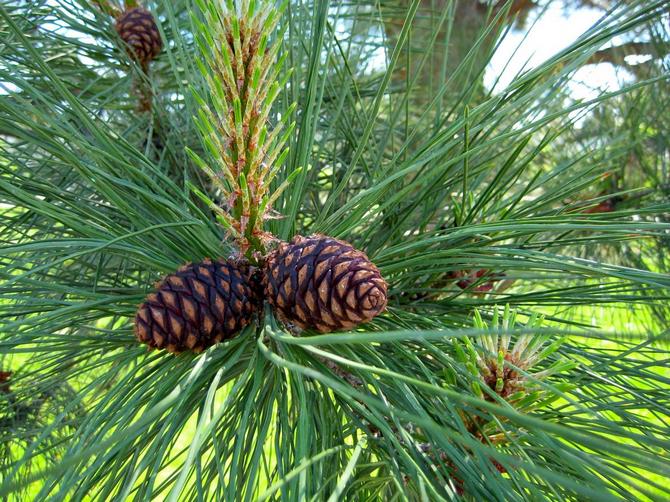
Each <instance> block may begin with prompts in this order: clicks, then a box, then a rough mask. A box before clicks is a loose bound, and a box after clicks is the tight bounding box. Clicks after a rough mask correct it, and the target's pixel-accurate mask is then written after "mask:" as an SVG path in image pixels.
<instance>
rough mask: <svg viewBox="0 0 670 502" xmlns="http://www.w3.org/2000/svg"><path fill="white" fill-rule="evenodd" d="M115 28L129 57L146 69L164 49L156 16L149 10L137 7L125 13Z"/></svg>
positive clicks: (117, 21)
mask: <svg viewBox="0 0 670 502" xmlns="http://www.w3.org/2000/svg"><path fill="white" fill-rule="evenodd" d="M115 27H116V31H117V33H118V34H119V36H120V37H121V39H122V40H123V41H124V42H125V43H126V45H127V49H126V50H127V52H128V55H129V56H130V57H131V58H132V59H134V60H135V61H137V62H138V63H140V64H141V65H142V67H143V68H145V69H146V68H147V67H148V66H149V63H150V62H151V60H152V59H154V58H155V57H156V56H158V53H159V52H160V51H161V48H162V47H163V41H162V40H161V35H160V33H159V32H158V26H156V22H155V21H154V16H153V15H152V14H151V12H149V11H148V10H146V9H143V8H141V7H136V8H134V9H129V10H126V11H125V12H123V13H122V14H121V15H120V16H119V18H118V19H117V20H116V26H115Z"/></svg>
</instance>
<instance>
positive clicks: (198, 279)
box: [135, 259, 256, 352]
mask: <svg viewBox="0 0 670 502" xmlns="http://www.w3.org/2000/svg"><path fill="white" fill-rule="evenodd" d="M255 308H256V294H255V289H254V287H253V285H252V280H251V276H250V272H249V270H248V268H247V267H246V266H240V265H238V264H236V263H234V262H232V261H222V260H219V261H211V260H209V259H207V260H204V261H203V262H201V263H196V264H188V265H185V266H183V267H182V268H180V269H179V270H178V271H177V272H176V273H174V274H170V275H169V276H167V277H166V278H165V279H163V280H162V281H161V282H160V283H159V284H157V286H156V291H155V292H153V293H151V294H150V295H149V296H147V298H146V300H145V301H144V303H143V304H142V305H140V307H139V309H138V310H137V314H136V316H135V334H136V336H137V338H138V340H140V341H141V342H143V343H146V344H147V345H149V346H150V347H154V348H159V349H163V348H165V349H167V350H168V351H170V352H183V351H185V350H192V351H194V352H201V351H202V350H204V349H206V348H207V347H210V346H211V345H214V344H215V343H218V342H220V341H222V340H227V339H229V338H232V337H233V336H234V335H235V334H236V333H238V332H239V331H240V330H241V329H242V328H243V327H244V326H246V325H247V324H249V322H250V321H251V318H252V315H253V313H254V310H255Z"/></svg>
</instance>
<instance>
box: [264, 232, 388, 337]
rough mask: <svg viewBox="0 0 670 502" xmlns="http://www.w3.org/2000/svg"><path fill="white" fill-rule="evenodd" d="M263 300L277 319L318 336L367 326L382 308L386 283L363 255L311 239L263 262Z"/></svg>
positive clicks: (300, 240) (338, 244) (319, 238)
mask: <svg viewBox="0 0 670 502" xmlns="http://www.w3.org/2000/svg"><path fill="white" fill-rule="evenodd" d="M263 281H264V287H265V295H266V297H267V299H268V302H270V305H272V307H273V309H274V311H275V314H276V315H277V317H278V318H279V319H280V320H282V321H284V322H286V323H290V324H293V325H295V326H297V327H298V328H302V329H308V328H311V329H315V330H317V331H320V332H321V333H328V332H331V331H338V330H346V329H351V328H354V327H356V326H358V325H359V324H361V323H364V322H367V321H369V320H371V319H372V318H373V317H375V316H376V315H377V314H379V313H380V312H382V311H383V310H384V309H385V308H386V281H384V279H382V276H381V275H380V273H379V270H378V269H377V267H376V266H375V265H374V264H373V263H372V262H371V261H370V260H369V259H368V257H367V256H366V255H365V253H363V252H362V251H358V250H356V249H354V248H353V247H352V246H351V245H350V244H347V243H346V242H343V241H340V240H337V239H333V238H332V237H325V236H322V235H313V236H310V237H301V236H299V235H298V236H296V237H294V238H293V240H292V241H291V242H290V243H286V242H284V243H282V244H280V245H279V247H278V248H277V249H276V250H275V251H273V252H272V253H271V254H270V255H269V256H268V257H267V260H266V263H265V269H264V278H263Z"/></svg>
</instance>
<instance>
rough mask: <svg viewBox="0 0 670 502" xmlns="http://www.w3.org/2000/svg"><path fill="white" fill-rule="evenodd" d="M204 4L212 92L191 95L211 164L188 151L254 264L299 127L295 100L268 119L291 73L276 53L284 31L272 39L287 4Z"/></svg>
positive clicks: (200, 24)
mask: <svg viewBox="0 0 670 502" xmlns="http://www.w3.org/2000/svg"><path fill="white" fill-rule="evenodd" d="M198 4H199V6H200V9H201V11H202V13H203V17H204V19H202V20H199V19H197V18H196V17H195V16H193V23H194V25H195V27H196V30H195V32H196V33H197V34H198V35H197V42H198V45H199V47H200V50H201V52H202V54H203V55H204V62H201V61H198V66H199V68H200V71H201V73H202V76H203V78H204V80H205V83H206V87H207V98H205V97H203V96H201V95H200V94H199V93H198V92H197V91H196V90H195V89H194V90H193V93H194V96H195V99H196V100H197V102H198V104H199V106H200V110H199V115H198V117H196V122H197V125H198V129H199V131H200V134H201V136H202V140H203V143H204V145H205V147H206V150H207V152H208V153H209V155H210V157H211V161H212V164H210V163H208V162H206V161H205V160H203V159H201V158H200V157H199V156H198V155H196V154H195V153H194V152H193V151H192V150H189V154H190V155H191V156H192V158H193V159H194V160H195V162H196V163H197V164H198V165H199V166H200V167H201V168H202V169H203V170H204V171H205V172H206V173H207V174H208V175H209V177H210V179H211V181H212V183H213V186H214V188H215V189H216V190H217V191H218V192H219V193H220V197H221V200H222V202H221V204H220V205H217V204H215V203H213V202H212V201H211V200H208V199H206V200H207V202H208V204H209V205H210V206H211V207H212V208H213V209H214V210H215V212H216V214H217V216H218V220H219V222H220V223H221V224H222V225H223V226H224V227H225V228H226V230H227V231H228V232H229V233H230V234H231V235H232V237H233V238H234V239H235V241H236V243H237V245H238V247H239V250H240V252H241V254H243V255H245V256H246V257H247V258H248V259H250V260H252V262H256V261H258V259H259V257H260V256H261V255H262V254H264V251H265V245H266V243H267V242H268V241H269V240H271V239H272V236H271V235H270V234H268V233H267V232H265V231H264V228H263V227H264V221H265V220H266V219H268V218H270V217H272V205H273V203H274V202H275V201H276V200H277V197H279V195H280V194H281V192H282V191H283V190H284V189H285V188H286V187H287V186H289V184H290V181H291V177H289V178H287V179H286V180H285V181H284V183H282V184H281V185H280V186H279V187H278V188H277V189H276V190H274V191H272V190H271V186H272V181H273V180H274V178H275V177H276V176H277V174H278V172H279V169H280V168H281V166H282V164H283V162H284V160H285V158H286V155H287V154H288V150H287V149H285V148H284V145H285V144H286V141H287V139H288V137H289V135H290V134H291V132H292V131H293V128H294V126H295V123H294V122H290V123H289V120H290V117H291V114H292V111H293V109H294V106H291V107H290V108H289V112H288V113H287V114H285V115H284V116H283V117H281V118H279V120H278V121H277V123H276V124H274V126H273V125H271V124H270V122H271V121H270V118H271V111H272V103H273V102H274V101H275V99H276V98H277V96H278V95H279V92H280V90H281V89H282V88H284V87H285V86H286V84H287V81H288V78H289V76H290V72H288V71H287V72H284V71H283V68H284V56H282V57H280V58H279V59H278V58H277V55H278V52H279V48H280V45H281V44H280V41H281V36H278V37H276V39H275V40H274V41H272V35H273V32H274V30H275V27H276V25H277V23H278V21H279V18H280V15H281V12H282V10H283V7H282V8H279V9H278V8H275V6H274V4H273V3H272V2H268V1H262V2H254V1H243V2H241V3H240V4H239V5H234V4H233V2H232V1H227V2H226V4H225V7H221V8H219V7H218V6H217V2H207V3H205V2H203V1H202V0H201V1H199V2H198ZM284 6H285V4H284ZM206 26H207V27H206ZM296 174H297V170H296V171H294V173H293V174H292V175H293V176H295V175H296ZM197 193H198V194H199V195H200V196H201V197H205V196H204V195H203V194H202V193H201V192H199V191H197Z"/></svg>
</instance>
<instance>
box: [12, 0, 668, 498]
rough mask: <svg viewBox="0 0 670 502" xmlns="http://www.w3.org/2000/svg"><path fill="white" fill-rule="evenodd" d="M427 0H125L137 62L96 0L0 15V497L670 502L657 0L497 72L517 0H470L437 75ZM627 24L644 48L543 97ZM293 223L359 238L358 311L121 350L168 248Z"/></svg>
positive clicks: (450, 9) (266, 322) (447, 14)
mask: <svg viewBox="0 0 670 502" xmlns="http://www.w3.org/2000/svg"><path fill="white" fill-rule="evenodd" d="M112 3H113V4H115V5H116V3H115V2H112ZM133 3H134V2H133ZM427 4H428V2H422V1H420V0H413V1H411V2H401V1H398V2H382V4H381V5H380V4H379V3H377V2H350V3H347V2H344V3H340V2H328V1H326V0H324V1H314V2H312V1H302V0H295V1H293V0H291V1H289V2H287V3H286V4H283V5H275V4H274V3H273V2H271V1H270V0H267V1H262V0H255V1H254V0H245V1H241V2H239V3H233V2H219V1H209V0H198V1H191V0H174V1H172V0H171V1H163V0H159V1H148V2H146V3H144V7H145V8H147V9H149V10H150V11H151V12H152V13H153V14H154V16H155V19H156V20H157V26H158V29H159V31H160V35H161V38H162V40H163V50H162V52H161V53H160V54H159V55H158V57H157V58H156V59H154V60H153V61H152V62H151V70H150V71H149V72H146V71H144V69H143V68H142V67H141V65H138V64H137V62H134V61H133V60H132V59H131V58H130V57H129V55H128V53H127V52H126V50H125V47H124V44H123V42H122V41H121V40H120V39H119V36H118V34H117V32H116V31H115V30H114V22H115V19H114V16H113V15H111V14H113V13H114V9H107V8H105V5H106V3H105V2H91V1H88V0H33V1H22V0H17V1H7V2H3V3H2V4H0V35H1V38H0V214H1V216H2V219H1V220H0V221H1V224H0V372H2V373H0V375H6V374H7V373H11V379H7V378H5V376H3V377H2V378H3V380H1V381H0V404H1V405H2V406H3V408H2V410H0V442H1V444H0V447H1V449H2V452H3V456H2V460H1V461H0V497H8V498H9V499H10V500H25V499H32V500H45V499H54V500H81V499H93V500H98V499H99V500H153V499H156V500H268V499H269V500H298V499H300V500H304V499H313V500H322V499H327V500H339V499H343V500H445V499H446V500H448V499H455V498H458V497H464V498H466V499H469V500H538V499H545V498H546V499H555V500H563V499H568V500H591V499H593V500H618V499H630V498H631V497H632V498H638V499H643V500H660V499H664V498H667V497H669V496H670V489H669V488H668V485H667V483H666V479H667V476H668V475H669V474H670V472H669V471H668V465H670V439H669V438H668V433H667V432H668V425H669V423H670V399H669V396H670V393H669V392H668V387H669V385H670V382H668V376H669V375H668V372H667V360H668V344H667V309H668V307H667V305H668V300H669V292H670V278H669V277H670V276H668V261H667V253H666V252H665V251H666V250H667V248H668V245H667V244H668V232H669V231H670V223H669V222H668V220H667V214H668V212H669V210H670V200H669V199H668V187H667V184H666V183H665V181H666V180H667V169H668V163H669V162H670V160H669V159H670V153H669V150H668V142H667V127H664V125H666V124H667V120H668V119H667V114H665V113H664V111H665V110H666V109H667V107H666V106H665V104H667V102H668V100H669V99H670V93H669V92H668V77H669V74H668V61H667V57H664V56H663V54H667V53H668V51H667V47H668V43H669V42H668V40H669V39H670V36H669V34H668V31H667V30H668V28H667V26H668V24H667V2H665V1H663V0H644V1H643V0H633V1H629V2H621V3H617V5H614V6H612V7H611V8H610V10H608V11H606V12H604V13H603V17H602V18H601V19H600V21H599V22H598V23H596V24H595V25H594V26H593V27H592V28H590V29H589V30H588V31H587V32H586V33H584V34H583V35H582V36H581V37H580V38H579V39H578V40H577V41H575V42H574V43H573V44H571V45H570V46H569V47H566V48H564V49H562V50H560V51H557V53H556V54H555V55H554V56H553V57H551V58H549V59H548V60H547V61H545V62H544V63H543V64H541V65H539V66H537V67H535V68H533V69H530V70H527V71H524V72H522V73H520V74H519V75H517V76H516V78H515V79H514V80H513V81H512V82H511V83H510V84H509V85H508V86H507V87H505V88H503V89H500V88H495V89H494V90H490V89H489V90H487V89H486V88H485V87H484V86H483V83H482V76H483V74H484V72H485V71H486V68H487V65H488V63H489V61H490V58H491V55H492V53H493V52H494V51H495V49H496V45H497V41H499V40H500V39H501V37H504V36H506V34H507V32H508V30H509V29H510V26H511V24H510V23H511V18H510V17H509V16H510V15H511V14H512V7H514V5H513V4H515V2H511V1H510V2H489V3H486V2H480V3H479V4H480V6H481V8H485V16H484V17H485V18H486V20H487V22H486V23H485V24H484V25H483V26H482V27H481V28H480V31H479V33H478V36H477V37H474V38H473V43H472V46H471V47H470V50H469V51H468V52H467V53H466V54H464V55H462V59H461V60H460V61H459V62H458V64H457V65H456V66H455V67H454V68H453V70H452V69H451V68H452V67H451V63H449V65H447V61H446V59H447V57H448V55H449V53H448V50H446V49H447V48H448V47H449V40H450V39H449V36H450V35H449V34H450V33H452V32H451V31H450V27H452V26H454V25H455V24H457V23H458V22H459V20H458V19H456V18H455V17H454V15H455V13H456V12H457V9H456V6H457V3H456V2H451V1H447V2H444V4H445V8H443V9H430V8H427ZM494 4H495V5H494ZM117 7H118V8H119V9H120V8H121V7H120V6H117ZM426 16H428V19H429V20H430V23H426V19H427V18H426ZM219 21H220V22H219ZM254 23H257V24H254ZM236 25H237V28H235V26H236ZM222 26H223V28H224V30H230V32H231V33H233V37H232V38H233V45H232V47H231V45H229V44H228V39H227V38H226V37H225V36H224V37H223V38H221V36H222V33H223V34H225V31H224V32H222V31H221V27H222ZM254 26H255V27H257V28H259V27H260V28H259V30H260V31H261V32H262V33H263V34H264V36H266V37H267V38H266V40H267V44H268V47H274V48H276V53H275V52H273V51H270V52H268V53H265V52H263V51H262V50H260V49H259V47H262V46H263V44H264V43H265V42H263V43H261V42H260V39H259V45H258V46H256V49H257V51H256V52H255V55H256V57H258V58H259V59H258V60H257V61H256V63H258V61H262V64H260V65H257V66H254V65H251V67H252V69H253V68H258V72H257V73H254V72H253V71H252V72H251V74H250V75H247V77H248V78H249V79H250V80H249V81H250V82H257V83H258V84H259V86H258V87H257V88H253V89H252V88H247V89H246V90H247V92H246V94H245V93H242V94H238V95H237V96H236V95H235V92H233V91H232V87H231V84H234V80H236V79H235V77H236V76H239V75H240V73H236V72H238V70H240V69H241V71H243V72H244V70H245V67H244V61H239V58H241V57H242V54H248V56H249V57H251V58H253V57H254V51H250V52H248V53H246V52H244V51H243V50H242V49H243V47H244V44H245V43H246V42H242V38H239V39H238V38H237V37H238V35H239V34H240V33H241V32H242V31H243V30H244V29H252V31H253V27H254ZM389 26H393V27H394V29H393V30H390V29H389ZM426 26H429V27H430V28H429V30H428V31H425V30H426ZM241 27H244V28H241ZM419 27H420V28H421V29H419ZM445 33H446V35H445ZM417 37H419V38H417ZM445 37H446V38H445ZM633 39H641V40H644V41H645V42H649V43H653V44H654V46H655V47H656V48H657V49H656V52H657V53H658V54H659V55H660V56H659V57H658V58H656V59H653V60H651V61H647V62H645V66H644V68H640V71H638V72H637V73H636V74H635V75H634V78H632V79H630V80H629V81H628V83H627V84H626V85H625V86H624V87H622V88H621V89H618V90H612V91H609V92H603V93H601V94H599V95H598V96H597V97H595V98H593V99H590V100H582V101H577V100H575V99H574V98H572V97H571V96H570V94H569V92H567V89H568V86H569V84H570V83H571V82H572V81H573V79H574V76H575V72H576V71H577V70H578V69H579V68H580V67H582V66H584V65H587V64H590V58H592V56H593V55H594V54H596V52H597V51H599V50H601V49H602V48H603V47H607V46H608V45H609V44H611V43H612V42H613V41H619V40H633ZM417 40H420V41H421V45H422V46H423V53H418V52H414V51H412V50H411V49H412V47H415V46H416V42H417ZM492 41H493V42H492ZM249 47H251V45H249ZM238 49H240V50H238ZM240 62H241V63H242V64H241V66H240ZM278 62H283V64H280V63H278ZM426 65H428V67H429V68H430V69H431V70H434V71H430V72H428V73H429V74H430V75H433V77H431V78H432V81H431V82H430V85H427V84H426V82H424V81H422V75H424V73H422V72H421V67H423V66H426ZM446 68H450V71H449V72H447V71H446ZM262 72H266V73H265V74H263V73H262ZM231 76H232V79H231ZM143 86H144V88H149V89H151V92H150V96H151V107H150V109H149V110H148V111H146V110H145V111H143V112H139V111H138V110H137V105H138V99H141V96H139V95H138V89H141V88H143ZM217 89H219V90H220V91H221V92H216V90H217ZM261 89H263V91H261ZM427 89H429V90H427ZM239 90H240V89H239V88H238V89H237V91H239ZM254 100H256V101H254ZM270 105H271V106H270ZM231 110H232V115H231V114H230V111H231ZM253 110H256V112H253ZM246 112H249V113H250V114H251V115H254V113H259V114H260V115H262V116H263V117H265V118H267V128H266V129H265V130H264V129H263V124H262V123H261V122H262V121H256V122H254V121H253V120H256V119H253V120H251V122H248V123H247V125H249V124H251V127H250V128H248V129H246V130H245V129H244V127H243V126H244V124H245V122H244V117H245V116H246ZM251 115H250V116H251ZM227 121H228V122H227ZM293 121H295V128H293V127H292V125H291V124H292V122H293ZM254 124H256V125H257V126H258V127H254ZM231 131H233V133H231ZM240 131H241V134H239V132H240ZM274 131H276V133H275V132H274ZM256 135H257V136H256ZM256 137H264V138H265V141H256V139H255V138H256ZM230 138H233V139H234V140H238V139H242V142H241V143H235V141H233V142H232V143H230V144H229V143H225V141H226V140H228V139H230ZM217 142H221V143H220V145H219V144H217ZM260 145H265V146H264V147H261V146H260ZM212 146H214V147H215V148H212ZM252 146H253V147H255V148H257V150H256V152H255V153H253V154H252V155H251V156H250V157H246V158H244V162H240V163H238V161H239V160H240V159H241V158H242V154H248V153H249V152H250V151H251V147H252ZM226 155H228V157H226ZM261 159H263V160H261ZM263 162H265V164H266V165H265V166H264V167H262V166H263ZM266 169H269V171H268V172H272V176H273V178H272V179H271V180H270V179H269V178H268V177H264V176H266V174H267V173H265V174H262V175H261V174H260V173H261V172H264V171H263V170H266ZM250 173H251V176H250ZM256 175H259V176H260V178H258V180H260V181H267V182H268V185H267V186H265V187H264V190H265V192H263V193H261V194H260V195H261V197H260V198H258V199H257V200H253V201H252V198H251V195H252V191H251V190H250V188H249V187H250V186H251V185H250V184H249V181H250V180H251V179H252V178H253V176H256ZM217 180H218V181H217ZM612 180H615V182H613V181H612ZM608 183H612V184H611V185H608ZM255 186H256V187H257V186H258V185H257V184H256V185H255ZM253 193H254V194H256V195H258V194H259V193H260V192H258V191H255V192H253ZM612 197H620V199H616V202H617V203H616V204H614V205H613V206H611V207H610V206H607V205H603V206H599V205H600V204H601V203H603V202H607V201H609V200H611V198H612ZM619 202H621V203H619ZM263 204H265V209H264V210H263V211H260V210H259V207H261V206H262V205H263ZM245 208H246V209H245ZM270 208H272V211H270ZM593 208H600V209H598V210H592V209H593ZM603 208H606V210H602V209H603ZM246 210H248V211H251V212H256V213H255V214H256V217H255V218H256V219H255V220H254V222H253V223H252V224H250V225H247V226H237V227H236V225H237V224H239V223H241V222H242V221H243V220H242V216H251V214H246V213H245V211H246ZM236 211H237V212H236ZM264 211H265V212H264ZM231 215H232V217H231ZM264 216H266V217H264ZM249 229H251V231H249V232H248V230H249ZM313 233H320V234H325V235H328V236H332V237H334V238H338V239H344V240H346V241H348V242H351V243H352V244H353V245H354V246H355V247H356V248H357V249H361V250H364V251H365V252H366V254H367V255H368V256H369V258H370V259H371V260H372V261H373V262H374V264H375V265H376V266H378V267H379V270H380V272H381V274H382V275H383V277H384V278H385V279H386V281H387V282H388V284H389V289H388V308H387V311H386V313H384V314H383V315H381V316H378V317H376V318H375V319H374V320H373V321H372V322H370V323H367V324H364V325H362V326H360V327H358V328H356V329H355V330H354V331H350V332H344V333H332V334H319V335H316V334H315V333H310V332H306V333H304V334H303V336H294V334H292V333H290V332H288V331H287V330H286V329H285V328H284V327H283V325H282V324H281V323H279V322H278V321H277V320H276V319H275V317H274V316H273V314H272V312H271V310H270V309H269V308H268V307H267V306H266V308H265V311H264V312H261V313H260V314H259V315H258V316H257V319H256V320H255V321H254V322H252V323H251V324H250V325H249V326H247V327H246V328H245V329H244V330H243V331H242V332H241V333H240V334H239V335H238V336H237V337H235V338H233V339H231V340H227V341H224V342H223V343H219V344H216V345H214V346H213V347H211V348H209V349H207V350H206V351H204V352H203V353H201V354H197V355H196V354H193V353H189V352H184V353H182V354H178V355H172V354H168V353H166V352H163V351H147V348H146V346H144V345H140V344H139V343H137V341H136V340H135V338H134V336H133V318H134V316H135V313H136V310H137V307H138V305H140V303H141V302H142V301H143V300H144V298H145V297H146V295H147V293H148V292H149V291H150V290H151V289H152V287H153V284H154V283H155V282H156V281H157V280H159V279H160V278H162V277H164V276H165V275H167V274H170V273H173V272H174V271H176V270H177V269H178V268H179V267H180V266H182V265H183V264H185V263H187V262H200V261H202V260H203V259H205V258H212V259H216V258H226V257H228V256H231V255H236V256H239V255H240V253H242V254H247V256H248V257H250V258H252V259H259V260H262V253H260V254H255V255H254V254H249V253H246V252H247V250H248V249H245V248H244V246H243V245H240V243H241V242H243V241H242V240H241V239H240V235H244V236H245V237H246V238H247V242H248V243H249V246H250V247H249V249H254V250H259V249H261V248H260V246H259V243H258V242H256V241H254V239H255V238H257V237H259V236H264V237H263V238H265V236H268V239H269V241H271V240H272V239H275V238H276V239H281V240H289V239H290V238H291V237H292V236H294V235H296V234H301V235H309V234H313ZM503 306H505V307H503ZM539 319H542V323H541V324H540V323H539ZM312 335H313V336H312ZM8 382H9V383H8ZM31 389H32V391H31ZM47 396H48V398H47ZM41 400H43V401H44V403H42V402H41ZM28 408H30V410H31V411H30V413H23V414H22V413H19V412H18V411H17V410H27V409H28Z"/></svg>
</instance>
